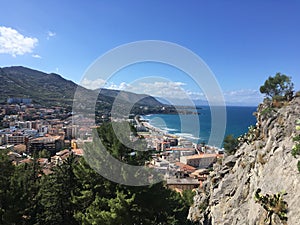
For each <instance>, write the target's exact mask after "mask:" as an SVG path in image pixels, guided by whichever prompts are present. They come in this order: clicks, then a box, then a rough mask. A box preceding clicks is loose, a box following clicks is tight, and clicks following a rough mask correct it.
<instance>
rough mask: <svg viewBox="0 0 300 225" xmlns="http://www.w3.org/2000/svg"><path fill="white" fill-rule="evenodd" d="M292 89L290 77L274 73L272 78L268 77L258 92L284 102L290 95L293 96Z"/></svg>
mask: <svg viewBox="0 0 300 225" xmlns="http://www.w3.org/2000/svg"><path fill="white" fill-rule="evenodd" d="M293 88H294V85H293V83H292V82H291V77H288V76H287V75H284V74H281V73H276V75H275V76H274V77H271V76H270V77H269V78H268V79H267V80H266V81H265V83H264V85H262V86H261V87H260V89H259V90H260V92H261V93H262V94H265V95H266V96H267V97H271V98H272V99H274V98H275V99H277V100H286V99H287V98H289V97H290V95H293Z"/></svg>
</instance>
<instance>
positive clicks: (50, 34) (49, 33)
mask: <svg viewBox="0 0 300 225" xmlns="http://www.w3.org/2000/svg"><path fill="white" fill-rule="evenodd" d="M54 36H56V33H55V32H52V31H48V32H47V40H49V39H50V38H51V37H54Z"/></svg>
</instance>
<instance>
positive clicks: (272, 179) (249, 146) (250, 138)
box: [188, 97, 300, 225]
mask: <svg viewBox="0 0 300 225" xmlns="http://www.w3.org/2000/svg"><path fill="white" fill-rule="evenodd" d="M255 114H256V117H257V123H256V126H255V127H252V128H250V129H249V132H248V134H246V135H245V136H244V137H243V138H241V140H240V146H239V147H238V149H237V151H236V153H235V154H234V155H228V156H226V157H225V158H224V160H223V161H222V162H220V163H216V164H215V165H214V171H213V172H211V174H210V176H209V178H208V180H207V181H205V182H204V183H203V185H202V187H201V188H199V189H198V190H197V194H196V196H195V197H194V204H193V206H192V207H191V208H190V211H189V215H188V218H189V219H190V220H192V221H194V222H195V224H201V225H213V224H218V225H233V224H241V225H246V224H249V225H250V224H251V225H252V224H255V225H263V224H272V225H275V224H291V225H296V224H299V221H300V173H299V171H298V169H297V163H298V160H299V159H300V157H298V158H295V157H294V156H292V153H291V152H292V148H293V146H294V144H295V143H294V141H293V137H295V136H296V135H299V134H300V131H299V130H298V131H297V129H296V123H297V121H298V119H300V97H294V98H293V99H292V100H291V101H289V102H285V103H284V104H283V105H282V106H281V107H280V108H276V107H270V103H266V102H264V103H262V104H260V105H259V106H258V109H257V112H256V113H255ZM258 190H261V192H260V193H259V195H260V196H266V198H262V199H263V200H262V201H261V202H258V201H257V199H255V194H257V193H258V192H259V191H258ZM283 192H285V193H286V194H285V195H281V194H279V193H283ZM270 196H273V197H275V198H277V201H278V203H279V204H278V205H276V204H275V208H276V207H277V209H273V208H270V207H269V206H267V204H266V203H265V202H266V201H268V198H270V199H271V197H270ZM278 199H279V200H278ZM272 201H273V200H271V203H272ZM282 203H284V204H286V205H285V206H286V208H287V210H286V212H280V210H282V211H284V209H283V208H284V207H283V205H282ZM280 207H282V208H280ZM276 210H277V211H276ZM274 211H275V213H274ZM278 211H279V213H278ZM280 213H281V214H282V215H281V214H280ZM280 215H281V216H280Z"/></svg>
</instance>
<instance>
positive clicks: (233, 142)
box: [224, 134, 239, 155]
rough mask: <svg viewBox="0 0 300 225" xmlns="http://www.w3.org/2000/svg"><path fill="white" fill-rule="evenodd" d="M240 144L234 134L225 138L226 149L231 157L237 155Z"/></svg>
mask: <svg viewBox="0 0 300 225" xmlns="http://www.w3.org/2000/svg"><path fill="white" fill-rule="evenodd" d="M238 144H239V141H238V140H237V139H236V138H235V137H234V136H233V135H232V134H229V135H227V136H226V137H225V138H224V149H225V151H226V152H227V153H228V154H230V155H231V154H234V153H235V151H236V149H237V147H238Z"/></svg>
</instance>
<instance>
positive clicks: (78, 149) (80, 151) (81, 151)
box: [72, 148, 84, 156]
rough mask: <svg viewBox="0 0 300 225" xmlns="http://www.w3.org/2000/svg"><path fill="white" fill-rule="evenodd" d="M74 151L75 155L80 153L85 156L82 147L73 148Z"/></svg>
mask: <svg viewBox="0 0 300 225" xmlns="http://www.w3.org/2000/svg"><path fill="white" fill-rule="evenodd" d="M72 152H73V153H74V154H75V155H78V156H83V154H84V152H83V150H82V149H80V148H77V149H72Z"/></svg>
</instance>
